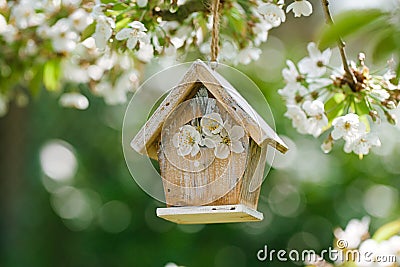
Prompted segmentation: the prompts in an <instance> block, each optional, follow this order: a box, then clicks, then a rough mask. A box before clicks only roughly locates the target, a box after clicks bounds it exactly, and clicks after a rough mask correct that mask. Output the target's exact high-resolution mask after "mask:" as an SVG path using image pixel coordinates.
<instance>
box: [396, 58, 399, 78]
mask: <svg viewBox="0 0 400 267" xmlns="http://www.w3.org/2000/svg"><path fill="white" fill-rule="evenodd" d="M396 76H397V78H399V77H400V62H399V63H397V70H396Z"/></svg>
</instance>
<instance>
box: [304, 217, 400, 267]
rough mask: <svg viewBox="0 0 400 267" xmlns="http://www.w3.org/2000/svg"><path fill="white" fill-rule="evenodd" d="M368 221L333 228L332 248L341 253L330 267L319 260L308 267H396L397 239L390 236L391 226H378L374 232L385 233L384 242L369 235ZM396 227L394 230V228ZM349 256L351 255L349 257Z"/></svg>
mask: <svg viewBox="0 0 400 267" xmlns="http://www.w3.org/2000/svg"><path fill="white" fill-rule="evenodd" d="M369 224H370V218H369V217H364V218H362V219H361V220H358V219H352V220H350V221H349V223H348V224H347V226H346V227H345V229H341V228H337V229H335V231H334V236H335V238H336V240H337V242H336V244H335V247H336V249H337V250H339V251H341V252H342V253H339V254H338V255H337V256H338V257H337V258H336V262H334V263H333V264H331V263H328V262H327V261H325V260H324V259H323V258H319V259H318V260H317V261H314V262H307V265H308V266H323V267H333V266H343V267H347V266H349V267H350V266H353V267H383V266H386V267H394V266H399V264H400V235H399V234H394V235H393V234H390V232H392V231H393V230H394V229H396V228H393V227H395V226H394V225H393V222H392V223H389V224H387V225H384V226H382V227H381V228H380V229H378V230H377V232H378V231H380V232H381V233H382V232H388V233H389V234H388V237H387V238H386V239H384V240H381V238H377V237H375V236H373V237H371V236H370V234H369ZM397 227H398V226H397ZM349 255H352V257H350V256H349Z"/></svg>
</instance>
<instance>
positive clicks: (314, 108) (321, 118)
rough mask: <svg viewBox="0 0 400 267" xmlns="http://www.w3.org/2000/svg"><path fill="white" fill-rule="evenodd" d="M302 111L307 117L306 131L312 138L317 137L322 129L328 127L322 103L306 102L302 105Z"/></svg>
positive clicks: (317, 101)
mask: <svg viewBox="0 0 400 267" xmlns="http://www.w3.org/2000/svg"><path fill="white" fill-rule="evenodd" d="M302 107H303V109H304V111H305V112H306V114H307V115H308V116H309V118H308V119H307V126H306V128H307V131H308V133H309V134H311V135H313V136H314V137H318V136H319V135H320V134H321V133H322V131H323V129H324V128H325V127H326V126H328V118H327V117H326V115H325V108H324V103H322V102H321V101H320V100H314V101H310V100H307V101H305V102H304V103H303V106H302Z"/></svg>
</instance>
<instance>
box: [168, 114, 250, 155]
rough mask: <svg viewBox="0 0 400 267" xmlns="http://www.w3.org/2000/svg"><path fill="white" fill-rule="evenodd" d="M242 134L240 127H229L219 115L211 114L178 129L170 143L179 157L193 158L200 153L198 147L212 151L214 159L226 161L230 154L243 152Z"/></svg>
mask: <svg viewBox="0 0 400 267" xmlns="http://www.w3.org/2000/svg"><path fill="white" fill-rule="evenodd" d="M198 121H199V123H198ZM244 134H245V133H244V130H243V128H242V127H241V126H239V125H233V126H231V125H229V124H228V123H227V122H224V121H223V120H222V118H221V115H219V114H218V113H216V112H213V113H209V114H206V115H204V116H203V117H201V118H199V120H193V121H192V123H191V124H186V125H184V126H182V127H180V128H179V132H177V133H176V134H175V135H174V136H173V139H172V141H173V145H174V146H175V147H176V149H177V152H178V155H180V156H183V157H184V156H188V155H190V156H192V157H194V156H196V155H197V154H198V153H199V152H200V147H207V148H213V149H214V155H215V157H216V158H219V159H226V158H228V157H229V155H230V153H231V152H233V153H242V152H243V151H244V147H243V145H242V142H241V141H240V139H241V138H242V137H243V136H244Z"/></svg>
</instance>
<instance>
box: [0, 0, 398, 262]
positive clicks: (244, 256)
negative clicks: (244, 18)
mask: <svg viewBox="0 0 400 267" xmlns="http://www.w3.org/2000/svg"><path fill="white" fill-rule="evenodd" d="M312 2H313V1H312ZM337 2H338V3H336V4H335V6H334V7H333V8H334V12H338V11H339V9H340V8H341V7H344V6H341V5H344V3H345V1H337ZM359 2H360V1H359ZM370 2H374V1H365V3H364V4H365V5H367V4H368V3H370ZM375 2H378V1H375ZM313 4H314V9H315V12H314V13H313V15H312V16H311V17H310V18H303V17H302V18H299V19H296V20H294V19H293V17H292V15H291V14H290V15H288V16H287V17H288V21H287V22H286V23H285V24H283V25H282V26H281V27H280V28H279V29H276V30H275V29H274V30H272V31H271V32H270V36H269V41H268V42H267V43H266V44H265V45H264V47H263V50H264V51H263V54H262V56H261V59H260V60H259V61H257V62H254V63H252V64H250V65H249V66H246V67H240V68H239V69H240V70H242V71H243V72H245V73H246V74H247V75H249V76H250V78H251V79H253V80H254V82H255V83H256V84H257V85H258V86H259V87H260V88H261V90H262V91H263V93H264V95H265V97H266V99H267V100H268V102H269V104H270V106H271V109H272V111H273V113H274V116H275V122H276V128H277V131H278V133H279V134H280V135H282V136H283V138H284V140H285V141H286V142H287V143H288V144H289V147H290V152H289V153H288V154H287V155H285V156H278V157H277V160H276V162H275V163H274V164H273V169H272V170H271V172H270V173H269V176H268V178H267V180H266V181H265V182H264V184H263V186H262V191H261V197H260V202H259V209H258V210H259V211H261V212H263V213H264V217H265V219H264V221H262V222H259V223H240V224H222V225H194V226H182V225H175V224H173V223H170V222H167V221H164V220H162V219H159V218H157V217H156V215H155V209H156V208H157V207H163V206H164V204H163V203H159V202H157V201H155V200H153V199H152V198H151V197H150V196H148V195H147V194H146V193H144V192H143V191H142V190H141V189H140V188H139V187H138V185H136V183H135V182H134V180H133V179H132V177H131V176H130V174H129V172H128V169H127V167H126V165H125V161H124V157H123V153H122V147H121V130H122V121H123V115H124V111H125V108H126V105H125V106H118V107H110V106H106V105H105V104H104V103H103V100H102V99H99V98H95V97H93V96H92V97H91V98H90V99H89V100H90V103H91V106H90V107H89V109H88V110H86V111H77V110H71V109H64V108H61V107H59V105H58V104H57V101H56V97H55V96H53V95H51V94H49V93H47V92H44V91H43V92H42V93H41V95H40V97H39V98H38V99H36V100H34V101H32V103H31V104H30V105H29V106H28V107H27V108H16V107H11V108H10V112H9V113H8V114H7V115H6V116H5V117H4V118H0V128H1V129H0V149H1V153H0V158H1V159H0V266H10V267H14V266H16V267H17V266H32V267H36V266H165V265H166V264H167V263H168V262H174V263H176V264H177V265H183V266H218V267H223V266H239V267H240V266H296V264H294V263H290V262H277V261H274V262H260V261H258V260H257V257H256V253H257V251H258V250H260V249H262V248H263V247H264V245H268V247H269V248H271V249H276V250H279V249H293V248H295V249H306V248H308V249H314V250H316V251H317V252H318V251H320V250H322V249H324V248H328V247H329V246H331V245H332V242H333V233H332V232H333V229H334V228H335V227H338V226H340V227H344V226H345V225H346V224H347V222H348V221H349V220H350V219H351V218H361V217H363V216H365V215H368V216H371V217H372V223H371V229H372V232H373V231H374V229H377V228H378V227H379V226H380V225H382V224H383V223H385V222H389V221H391V220H394V219H397V218H398V216H399V214H400V205H399V188H400V178H399V175H400V164H399V163H398V161H399V156H400V152H399V151H400V138H399V136H400V135H399V127H397V128H396V127H390V126H387V125H381V127H380V131H381V133H380V134H381V140H382V147H381V148H379V149H375V150H374V151H373V153H371V154H370V155H368V156H366V157H365V158H364V159H363V160H359V159H358V157H357V156H355V155H353V154H351V155H347V154H345V153H344V152H343V151H342V148H341V147H340V146H337V147H335V149H334V150H333V151H332V153H330V154H329V155H325V154H323V153H322V151H321V150H320V148H319V146H320V144H321V140H323V138H324V136H322V137H320V140H318V141H317V140H314V139H313V138H312V137H305V136H301V135H299V134H298V133H296V132H295V131H294V130H293V128H292V127H291V123H290V121H289V120H287V119H286V118H284V117H283V114H284V112H285V106H284V103H283V101H282V100H281V99H280V97H279V96H278V94H277V89H279V88H281V87H282V86H283V81H282V77H281V70H282V68H284V66H285V60H286V58H290V59H293V60H298V59H300V58H302V57H304V56H305V55H306V44H307V43H308V42H309V41H311V40H314V39H315V32H316V31H317V29H318V28H319V26H320V25H321V24H322V21H323V20H322V15H321V10H320V8H319V6H318V4H317V3H315V2H313ZM375 4H376V3H375ZM335 10H336V11H335ZM348 43H349V48H348V54H349V55H350V58H352V59H355V58H356V55H357V53H358V52H359V51H360V50H362V51H366V52H367V54H368V47H367V46H366V45H365V42H363V39H360V38H359V39H350V40H348ZM335 53H337V51H336V52H335ZM333 61H335V59H334V60H333ZM337 62H339V60H338V59H337ZM370 63H371V62H370ZM377 64H378V66H382V62H378V63H377ZM379 64H381V65H379ZM155 71H157V68H156V67H155V66H152V65H150V66H149V67H148V69H147V72H148V73H147V76H149V75H150V74H151V73H154V72H155ZM86 95H90V94H89V93H87V94H86ZM137 112H141V111H140V110H137Z"/></svg>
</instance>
